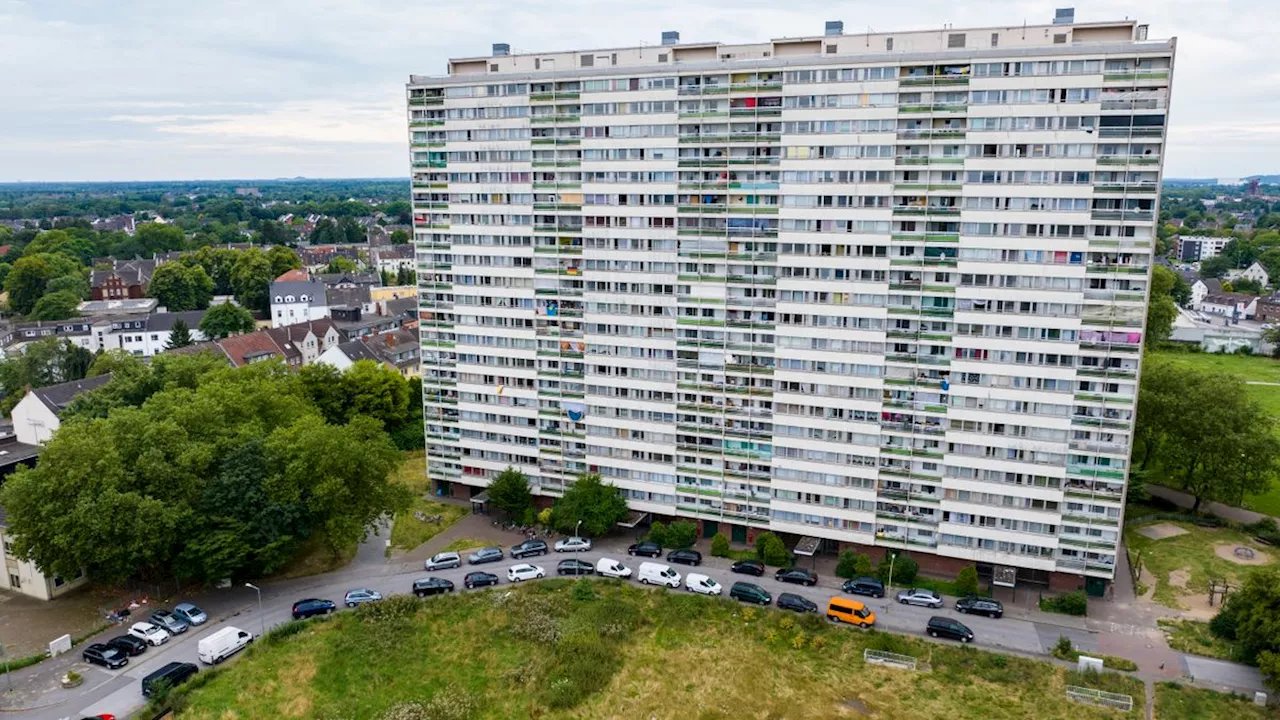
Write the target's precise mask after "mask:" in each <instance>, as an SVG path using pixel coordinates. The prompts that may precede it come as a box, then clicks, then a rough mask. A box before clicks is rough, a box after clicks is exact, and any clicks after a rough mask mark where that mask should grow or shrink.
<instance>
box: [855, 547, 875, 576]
mask: <svg viewBox="0 0 1280 720" xmlns="http://www.w3.org/2000/svg"><path fill="white" fill-rule="evenodd" d="M853 573H854V577H867V576H868V575H870V574H871V556H869V555H866V554H864V553H858V554H857V556H856V557H855V558H854V563H853Z"/></svg>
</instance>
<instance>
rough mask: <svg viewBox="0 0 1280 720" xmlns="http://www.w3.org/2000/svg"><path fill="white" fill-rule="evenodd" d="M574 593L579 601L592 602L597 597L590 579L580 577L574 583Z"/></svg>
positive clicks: (575, 598)
mask: <svg viewBox="0 0 1280 720" xmlns="http://www.w3.org/2000/svg"><path fill="white" fill-rule="evenodd" d="M572 595H573V599H574V600H575V601H577V602H591V601H592V600H595V599H596V589H595V588H594V587H592V586H591V581H590V580H588V579H586V578H578V579H577V580H576V581H574V583H573V590H572Z"/></svg>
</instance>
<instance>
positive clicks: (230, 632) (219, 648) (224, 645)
mask: <svg viewBox="0 0 1280 720" xmlns="http://www.w3.org/2000/svg"><path fill="white" fill-rule="evenodd" d="M251 642H253V635H251V634H249V633H248V632H246V631H244V630H241V629H240V628H237V627H224V628H222V629H221V630H219V631H217V632H215V633H213V634H212V635H209V636H208V637H202V638H200V642H199V644H198V645H196V655H197V656H198V657H199V658H200V662H202V663H204V664H205V665H216V664H218V663H220V662H222V661H223V660H226V659H227V658H228V657H231V656H232V655H234V654H235V653H237V652H239V651H240V650H241V649H243V648H244V646H245V645H248V644H249V643H251Z"/></svg>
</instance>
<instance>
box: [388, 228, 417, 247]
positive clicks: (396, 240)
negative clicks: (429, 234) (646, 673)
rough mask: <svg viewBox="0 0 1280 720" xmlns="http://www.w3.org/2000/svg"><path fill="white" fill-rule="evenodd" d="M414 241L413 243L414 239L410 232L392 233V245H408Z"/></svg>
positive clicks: (398, 231)
mask: <svg viewBox="0 0 1280 720" xmlns="http://www.w3.org/2000/svg"><path fill="white" fill-rule="evenodd" d="M412 241H413V237H412V236H411V235H409V233H408V231H405V230H392V231H391V244H392V245H408V244H409V243H410V242H412Z"/></svg>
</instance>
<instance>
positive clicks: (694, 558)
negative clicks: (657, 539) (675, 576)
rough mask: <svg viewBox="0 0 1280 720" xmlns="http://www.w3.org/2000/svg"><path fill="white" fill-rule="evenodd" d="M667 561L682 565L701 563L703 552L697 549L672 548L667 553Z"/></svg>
mask: <svg viewBox="0 0 1280 720" xmlns="http://www.w3.org/2000/svg"><path fill="white" fill-rule="evenodd" d="M667 562H669V563H679V564H681V565H701V564H702V553H700V552H698V551H697V550H672V551H671V552H669V553H667Z"/></svg>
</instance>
